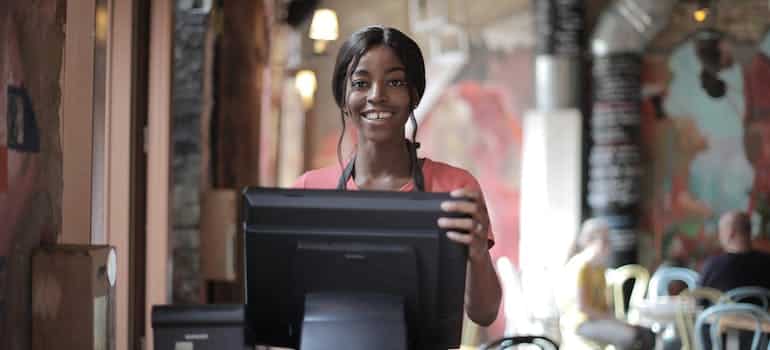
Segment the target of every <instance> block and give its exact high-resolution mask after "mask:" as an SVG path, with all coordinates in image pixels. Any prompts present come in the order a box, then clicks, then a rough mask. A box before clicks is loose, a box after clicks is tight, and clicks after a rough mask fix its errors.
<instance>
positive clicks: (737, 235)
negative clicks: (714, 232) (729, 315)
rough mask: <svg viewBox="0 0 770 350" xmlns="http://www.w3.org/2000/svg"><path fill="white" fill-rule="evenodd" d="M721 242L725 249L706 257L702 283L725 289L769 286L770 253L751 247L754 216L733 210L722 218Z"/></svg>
mask: <svg viewBox="0 0 770 350" xmlns="http://www.w3.org/2000/svg"><path fill="white" fill-rule="evenodd" d="M719 244H720V245H721V246H722V249H723V250H724V253H722V254H719V255H716V256H713V257H711V258H709V259H707V260H706V262H705V263H704V265H703V272H702V273H701V281H700V285H701V286H703V287H711V288H715V289H718V290H721V291H723V292H725V291H728V290H730V289H733V288H737V287H745V286H759V287H764V288H767V289H770V273H769V272H768V268H770V254H767V253H762V252H759V251H756V250H754V249H752V246H751V219H750V218H749V216H748V214H746V213H745V212H741V211H730V212H727V213H725V214H724V215H722V217H721V218H720V219H719Z"/></svg>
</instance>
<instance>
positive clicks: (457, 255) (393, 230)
mask: <svg viewBox="0 0 770 350" xmlns="http://www.w3.org/2000/svg"><path fill="white" fill-rule="evenodd" d="M449 198H450V197H449V195H448V194H447V193H419V192H408V193H406V192H378V191H334V190H298V189H267V188H248V189H246V190H245V191H244V193H243V212H242V219H243V231H244V248H245V259H244V260H245V269H244V273H245V281H246V291H245V297H246V310H245V311H246V315H245V317H246V343H247V344H248V345H271V346H282V347H291V348H297V347H298V344H299V343H300V334H301V331H302V329H301V327H302V321H303V315H304V314H305V310H304V305H305V301H306V296H308V295H310V294H313V293H323V292H338V293H380V294H383V295H390V296H396V297H400V298H402V299H403V304H404V305H405V310H404V314H405V318H406V324H407V334H408V342H409V345H410V347H412V348H419V349H433V348H436V349H439V348H441V349H447V348H450V347H458V346H459V344H460V335H461V328H462V319H463V312H464V310H463V302H464V298H463V296H464V290H465V273H466V260H467V249H466V248H465V247H464V246H462V245H460V244H457V243H455V242H452V241H450V240H449V239H447V238H446V235H445V231H444V230H442V229H440V228H439V227H438V225H437V220H438V218H439V217H441V216H448V215H447V214H446V213H443V212H442V211H441V209H440V203H441V202H442V201H444V200H447V199H449Z"/></svg>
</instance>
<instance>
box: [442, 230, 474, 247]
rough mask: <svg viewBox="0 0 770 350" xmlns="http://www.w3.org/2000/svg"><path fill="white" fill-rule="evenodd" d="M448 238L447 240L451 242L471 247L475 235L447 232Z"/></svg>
mask: <svg viewBox="0 0 770 350" xmlns="http://www.w3.org/2000/svg"><path fill="white" fill-rule="evenodd" d="M446 236H447V238H449V240H451V241H454V242H457V243H461V244H465V245H471V243H473V235H469V234H467V233H460V232H455V231H447V233H446Z"/></svg>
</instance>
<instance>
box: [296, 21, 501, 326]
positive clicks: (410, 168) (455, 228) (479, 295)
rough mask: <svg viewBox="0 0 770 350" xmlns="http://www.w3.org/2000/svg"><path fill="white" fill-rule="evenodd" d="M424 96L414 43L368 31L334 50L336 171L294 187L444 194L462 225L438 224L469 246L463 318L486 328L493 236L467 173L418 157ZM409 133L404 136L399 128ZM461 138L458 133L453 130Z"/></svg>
mask: <svg viewBox="0 0 770 350" xmlns="http://www.w3.org/2000/svg"><path fill="white" fill-rule="evenodd" d="M424 92H425V63H424V61H423V57H422V53H421V51H420V48H419V47H418V46H417V44H416V43H415V42H414V41H413V40H412V39H411V38H409V37H408V36H406V35H405V34H404V33H402V32H400V31H399V30H397V29H394V28H390V27H384V26H369V27H365V28H363V29H360V30H358V31H357V32H355V33H353V34H352V35H351V36H350V38H349V39H348V40H347V41H345V43H343V44H342V46H341V47H340V50H339V53H338V54H337V61H336V64H335V67H334V73H333V75H332V93H333V95H334V99H335V101H336V103H337V106H339V108H340V117H341V120H342V133H341V135H340V140H339V142H338V146H337V155H338V158H339V164H338V165H332V166H328V167H325V168H321V169H315V170H311V171H309V172H306V173H305V174H303V175H302V176H301V177H300V178H299V179H298V180H297V181H296V182H295V183H294V186H293V187H295V188H312V189H337V190H341V191H345V190H379V191H398V192H410V191H425V192H450V194H451V196H452V197H454V198H455V199H454V200H449V201H446V202H444V203H442V205H441V208H442V210H444V211H445V212H447V213H461V214H466V215H468V217H467V218H450V217H444V218H440V219H439V220H438V222H437V225H438V226H439V227H441V228H444V229H446V230H448V232H447V237H448V238H449V239H450V240H452V241H454V242H457V243H458V244H464V245H466V246H468V270H467V271H468V273H467V282H466V289H465V311H466V314H467V315H468V318H470V319H471V320H472V321H474V322H476V323H477V324H480V325H483V326H488V325H489V324H491V323H492V322H493V321H494V320H495V319H496V318H497V313H498V309H499V308H500V300H501V296H502V290H501V287H500V281H499V280H498V277H497V274H496V272H495V269H494V266H493V265H492V259H491V257H490V254H489V248H490V247H491V246H492V244H493V242H494V240H493V238H494V236H493V235H492V230H491V228H490V224H489V222H490V220H489V215H488V213H487V209H486V204H485V201H484V196H483V195H482V192H481V187H480V186H479V184H478V181H476V179H475V178H474V177H473V176H472V175H471V174H470V173H468V172H467V171H465V170H463V169H460V168H456V167H453V166H451V165H448V164H445V163H442V162H437V161H433V160H431V159H427V158H418V156H417V148H418V146H419V145H418V144H417V143H416V142H415V141H414V137H415V135H416V134H417V122H416V119H415V117H414V109H415V108H416V107H417V105H418V104H419V103H420V99H421V98H422V95H423V93H424ZM410 121H411V122H412V126H413V127H414V129H413V133H412V139H411V140H409V139H407V138H406V136H405V129H406V123H407V122H410ZM348 123H350V124H351V125H352V126H353V127H354V128H355V135H356V144H355V150H354V152H353V154H352V155H351V156H350V157H346V158H348V159H346V162H345V163H346V164H345V165H343V157H342V152H341V145H342V141H343V137H344V136H345V128H346V125H348ZM458 132H460V131H458Z"/></svg>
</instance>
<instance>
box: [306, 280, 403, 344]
mask: <svg viewBox="0 0 770 350" xmlns="http://www.w3.org/2000/svg"><path fill="white" fill-rule="evenodd" d="M404 310H405V307H404V300H403V298H402V297H398V296H392V295H386V294H375V293H345V292H326V293H309V294H307V295H305V316H304V319H303V320H302V333H301V334H300V345H299V349H300V350H344V349H367V350H379V349H389V350H407V349H408V346H407V338H406V329H407V328H406V318H405V316H404Z"/></svg>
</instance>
